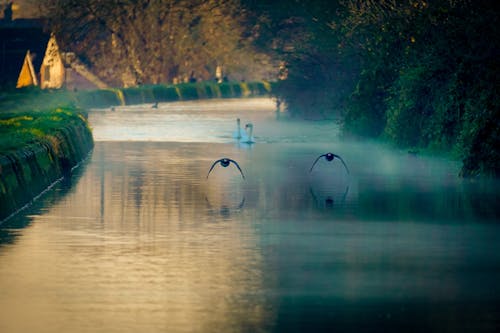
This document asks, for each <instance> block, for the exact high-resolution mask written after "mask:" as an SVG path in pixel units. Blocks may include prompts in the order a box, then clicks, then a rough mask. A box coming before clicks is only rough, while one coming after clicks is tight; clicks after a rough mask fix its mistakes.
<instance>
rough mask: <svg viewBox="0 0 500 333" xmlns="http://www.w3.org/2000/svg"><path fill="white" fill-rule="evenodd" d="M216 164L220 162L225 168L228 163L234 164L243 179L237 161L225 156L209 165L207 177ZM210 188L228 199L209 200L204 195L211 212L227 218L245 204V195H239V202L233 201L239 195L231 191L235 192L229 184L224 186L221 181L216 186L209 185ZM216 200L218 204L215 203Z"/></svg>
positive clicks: (243, 176)
mask: <svg viewBox="0 0 500 333" xmlns="http://www.w3.org/2000/svg"><path fill="white" fill-rule="evenodd" d="M217 164H220V165H221V166H222V167H223V168H227V167H228V166H229V165H230V164H234V166H236V168H237V169H238V171H239V172H240V174H241V177H242V178H243V179H245V175H244V174H243V170H241V167H240V165H239V164H238V162H236V161H235V160H233V159H230V158H227V157H223V158H221V159H218V160H216V161H215V162H214V163H213V164H212V166H211V167H210V170H209V171H208V174H207V179H208V176H209V175H210V173H211V172H212V170H213V169H214V168H215V166H216V165H217ZM211 189H212V190H213V191H215V192H219V194H220V195H221V196H222V197H227V198H226V199H228V200H229V201H227V200H226V199H222V200H210V199H209V198H208V197H205V200H206V202H207V205H208V208H209V210H210V211H211V212H217V213H218V214H220V215H221V216H222V217H224V218H229V217H230V216H231V214H232V213H234V212H237V211H239V210H241V209H242V208H243V206H244V204H245V197H244V196H243V197H241V200H240V201H239V202H237V201H234V199H235V198H237V197H239V195H237V194H236V193H233V192H235V190H236V189H234V188H233V187H232V186H230V185H229V184H226V186H224V184H223V183H221V184H218V186H213V187H211ZM237 192H238V193H239V192H240V191H237ZM212 201H213V202H212ZM216 202H217V203H218V204H215V203H216ZM217 206H219V208H218V209H216V208H215V207H217Z"/></svg>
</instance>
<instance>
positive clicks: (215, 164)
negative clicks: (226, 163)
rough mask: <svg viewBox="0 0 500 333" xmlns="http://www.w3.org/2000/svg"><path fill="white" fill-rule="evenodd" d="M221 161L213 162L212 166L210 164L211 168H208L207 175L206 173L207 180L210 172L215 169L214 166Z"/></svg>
mask: <svg viewBox="0 0 500 333" xmlns="http://www.w3.org/2000/svg"><path fill="white" fill-rule="evenodd" d="M221 161H222V158H221V159H220V160H217V161H215V162H214V164H212V167H211V168H210V170H208V173H207V179H208V175H210V172H212V170H213V168H214V167H215V165H216V164H217V163H219V162H221Z"/></svg>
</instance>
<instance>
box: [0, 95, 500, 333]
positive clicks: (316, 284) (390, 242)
mask: <svg viewBox="0 0 500 333" xmlns="http://www.w3.org/2000/svg"><path fill="white" fill-rule="evenodd" d="M237 118H240V119H241V124H242V130H244V126H245V124H247V123H252V124H253V126H254V132H253V135H254V137H255V141H256V143H255V144H252V145H248V144H242V143H238V142H237V141H236V139H235V138H234V137H233V134H234V133H235V132H236V119H237ZM89 121H90V124H91V127H92V129H93V133H94V138H95V140H96V144H95V149H94V151H93V152H92V154H91V156H89V158H88V160H86V161H85V162H84V163H83V164H82V165H81V166H80V167H79V168H78V169H77V170H76V171H75V173H74V174H73V175H72V178H71V179H66V180H65V181H63V182H61V183H59V184H57V185H56V186H55V187H54V188H53V189H52V190H50V191H49V192H48V193H47V194H46V195H44V196H43V197H42V198H41V199H40V200H38V201H37V202H36V203H35V204H34V205H33V206H32V207H31V208H30V209H28V210H25V211H23V212H22V214H20V215H18V216H16V217H15V218H13V219H11V220H9V221H7V222H5V223H4V224H2V225H1V226H0V288H1V290H2V292H1V293H0V332H26V331H33V332H35V331H36V332H59V331H65V332H138V331H143V332H306V331H311V332H332V331H335V332H337V331H340V332H342V331H358V332H366V331H372V332H373V331H380V332H387V331H397V332H409V331H410V332H411V331H426V332H429V331H431V332H432V331H434V332H457V331H469V332H493V331H495V330H496V329H498V328H499V326H500V324H499V321H498V320H499V319H498V318H500V313H499V310H498V304H499V300H500V286H499V284H498V281H500V251H499V250H500V228H499V224H498V221H497V217H498V216H499V214H498V213H499V211H500V208H499V206H498V202H499V201H498V193H499V190H498V181H493V180H489V181H479V180H476V181H469V180H463V179H460V178H458V177H457V174H458V171H459V167H460V165H459V163H457V162H454V161H449V160H446V159H440V158H435V157H428V156H421V155H418V154H417V155H413V154H408V153H407V152H406V151H398V150H394V149H390V148H388V147H386V146H383V145H381V144H377V143H366V142H355V141H346V140H343V139H342V138H341V137H340V136H339V126H338V124H337V123H336V122H331V121H329V122H321V121H317V122H303V121H299V120H293V119H288V118H287V117H286V116H285V115H284V114H283V113H277V112H276V110H275V105H274V103H273V102H272V101H271V100H268V99H245V100H208V101H193V102H178V103H160V104H159V107H158V109H153V108H152V106H151V105H138V106H126V107H125V106H124V107H116V108H115V109H114V110H111V109H99V110H92V111H91V112H90V114H89ZM327 152H333V153H335V154H338V155H340V156H341V157H342V158H343V160H344V161H345V162H346V164H347V166H348V168H349V174H348V173H347V172H346V169H345V168H344V166H343V165H342V163H340V161H339V160H337V159H334V160H333V161H332V162H328V161H327V160H326V159H325V158H321V159H320V160H319V161H318V163H317V164H316V165H315V166H314V168H313V170H312V171H311V172H310V168H311V166H312V164H313V162H314V161H315V160H316V158H317V157H318V156H320V155H321V154H324V153H327ZM222 157H228V158H231V159H233V160H234V161H236V162H237V163H238V164H239V166H240V167H241V169H242V172H243V174H244V176H245V178H244V179H243V177H242V176H241V174H240V172H239V171H238V169H237V168H236V167H235V166H234V165H233V164H232V163H231V164H230V165H229V166H228V167H227V168H224V167H222V166H221V165H220V164H217V165H216V166H215V167H214V169H213V170H212V172H211V173H210V175H209V176H208V177H207V173H208V171H209V169H210V167H211V166H212V164H213V163H214V161H216V160H218V159H220V158H222Z"/></svg>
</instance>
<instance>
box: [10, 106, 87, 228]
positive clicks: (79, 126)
mask: <svg viewBox="0 0 500 333" xmlns="http://www.w3.org/2000/svg"><path fill="white" fill-rule="evenodd" d="M0 133H1V137H0V222H1V221H3V220H5V219H7V218H8V217H9V216H11V215H12V214H14V213H15V212H17V211H18V210H19V209H21V208H23V207H24V206H26V205H27V204H29V203H30V202H31V201H32V200H33V199H34V198H36V197H37V196H38V195H40V194H41V193H43V191H45V190H46V189H47V188H48V187H50V186H51V185H52V184H54V182H56V181H57V180H58V179H61V177H63V176H64V175H66V174H68V173H70V172H71V169H72V168H73V167H75V166H76V165H77V164H78V163H79V162H81V161H82V160H83V159H84V158H85V157H86V156H87V155H88V154H89V152H90V151H91V149H92V148H93V145H94V142H93V138H92V133H91V131H90V128H89V127H88V124H87V120H86V115H85V113H84V112H83V111H79V110H75V109H71V108H57V109H55V110H52V111H45V112H34V111H33V112H26V113H25V112H23V113H22V114H20V113H19V112H14V113H5V112H2V113H0Z"/></svg>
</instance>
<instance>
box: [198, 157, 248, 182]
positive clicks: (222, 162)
mask: <svg viewBox="0 0 500 333" xmlns="http://www.w3.org/2000/svg"><path fill="white" fill-rule="evenodd" d="M231 162H232V163H233V164H234V165H236V167H237V168H238V170H239V171H240V173H241V177H243V179H245V175H244V174H243V171H241V168H240V166H239V164H238V163H237V162H236V161H235V160H232V159H230V158H226V157H224V158H221V159H219V160H217V161H215V162H214V164H212V167H211V168H210V170H209V171H208V174H207V179H208V176H209V175H210V172H212V170H213V168H214V167H215V165H217V163H220V165H222V166H223V167H224V168H227V167H228V166H229V164H231Z"/></svg>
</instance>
